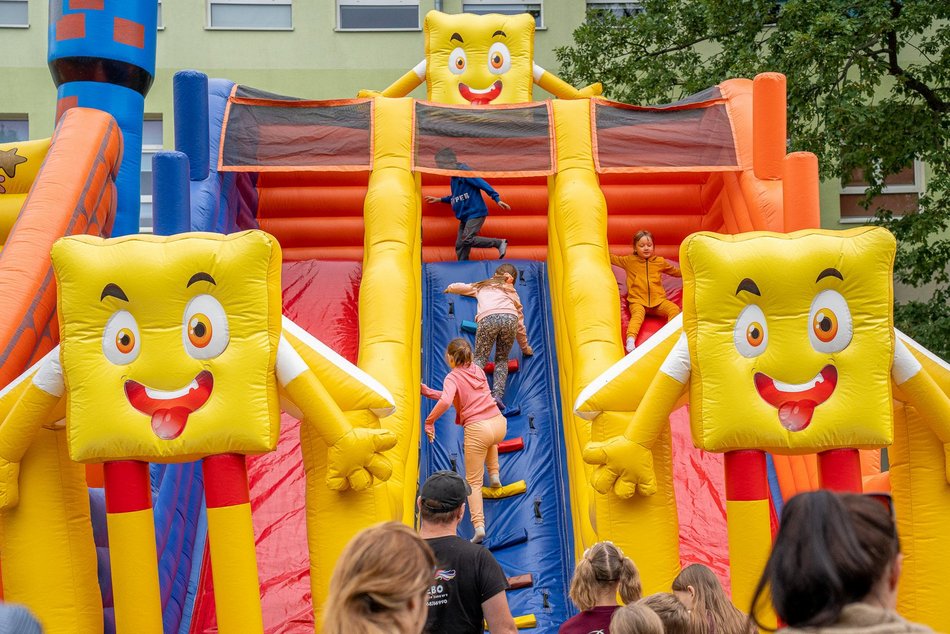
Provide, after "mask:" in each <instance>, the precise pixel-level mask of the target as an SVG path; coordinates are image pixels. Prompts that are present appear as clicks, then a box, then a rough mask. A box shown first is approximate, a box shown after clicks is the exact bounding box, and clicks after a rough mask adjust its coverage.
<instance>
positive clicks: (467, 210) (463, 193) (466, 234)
mask: <svg viewBox="0 0 950 634" xmlns="http://www.w3.org/2000/svg"><path fill="white" fill-rule="evenodd" d="M435 164H436V165H437V166H438V167H439V168H441V169H444V170H467V169H468V166H467V165H465V164H463V163H459V162H458V159H457V158H456V157H455V152H454V151H453V150H452V149H451V148H442V149H441V150H439V151H438V152H436V154H435ZM449 187H450V188H451V190H452V193H451V194H449V195H448V196H442V197H441V198H439V197H438V196H426V197H425V199H426V202H427V203H450V204H451V205H452V211H453V212H455V217H456V218H458V221H459V231H458V236H457V237H456V239H455V256H456V257H457V258H458V259H459V260H460V261H461V260H467V259H468V256H469V254H470V253H471V252H472V249H473V248H474V249H491V248H495V249H498V258H499V259H501V258H504V257H505V251H506V250H507V249H508V241H507V240H505V239H503V238H484V237H482V236H480V235H478V232H479V231H481V230H482V225H483V224H485V218H487V217H488V207H487V206H486V205H485V201H484V200H483V199H482V192H483V191H484V192H485V193H486V194H488V195H489V196H491V199H492V200H494V201H495V203H496V204H497V205H498V206H499V207H501V208H502V209H505V210H508V209H511V206H510V205H509V204H508V203H506V202H504V201H503V200H502V199H501V196H500V195H499V194H498V192H496V191H495V190H494V189H492V186H491V185H489V184H488V182H487V181H486V180H485V179H483V178H466V177H463V176H453V177H452V180H451V181H449Z"/></svg>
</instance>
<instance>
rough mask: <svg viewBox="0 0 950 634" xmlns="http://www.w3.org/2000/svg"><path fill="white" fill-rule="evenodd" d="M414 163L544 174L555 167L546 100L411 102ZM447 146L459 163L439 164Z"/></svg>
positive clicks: (420, 167)
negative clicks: (483, 104)
mask: <svg viewBox="0 0 950 634" xmlns="http://www.w3.org/2000/svg"><path fill="white" fill-rule="evenodd" d="M413 132H414V139H413V169H414V170H416V171H419V172H430V173H436V174H459V175H464V174H469V175H479V176H547V175H549V174H553V173H554V149H553V148H554V141H553V139H552V130H551V113H550V110H549V106H548V104H546V103H538V104H526V105H524V106H515V107H510V106H505V107H494V108H493V107H487V108H459V107H453V106H439V105H434V104H427V103H420V102H416V104H415V129H414V131H413ZM445 148H449V149H451V150H452V151H453V152H454V153H455V155H456V157H457V159H458V162H459V163H461V164H462V166H463V167H462V168H461V169H452V168H446V167H440V166H439V165H437V164H436V161H435V154H436V152H438V151H440V150H443V149H445Z"/></svg>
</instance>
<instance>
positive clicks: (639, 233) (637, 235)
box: [633, 229, 656, 248]
mask: <svg viewBox="0 0 950 634" xmlns="http://www.w3.org/2000/svg"><path fill="white" fill-rule="evenodd" d="M640 238H650V240H651V241H653V242H656V240H654V239H653V234H652V233H650V232H649V231H647V230H646V229H640V230H639V231H637V232H636V233H635V234H633V246H634V248H636V246H637V243H638V242H640Z"/></svg>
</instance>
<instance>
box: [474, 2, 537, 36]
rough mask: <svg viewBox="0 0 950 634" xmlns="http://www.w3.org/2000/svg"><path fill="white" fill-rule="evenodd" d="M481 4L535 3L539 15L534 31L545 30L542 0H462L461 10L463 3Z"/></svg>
mask: <svg viewBox="0 0 950 634" xmlns="http://www.w3.org/2000/svg"><path fill="white" fill-rule="evenodd" d="M482 4H488V5H491V4H536V5H538V9H539V10H540V15H539V16H538V19H537V20H536V21H535V22H536V24H535V27H534V30H535V31H546V30H547V22H546V21H545V19H544V0H462V12H463V13H464V12H465V5H476V6H477V5H482Z"/></svg>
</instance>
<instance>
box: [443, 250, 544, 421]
mask: <svg viewBox="0 0 950 634" xmlns="http://www.w3.org/2000/svg"><path fill="white" fill-rule="evenodd" d="M517 277H518V269H516V268H515V267H514V265H512V264H502V265H501V266H499V267H498V268H497V269H495V274H494V275H492V276H491V277H490V278H488V279H487V280H482V281H481V282H475V283H474V284H465V283H464V282H455V283H454V284H449V285H448V287H447V288H446V289H445V292H446V293H454V294H456V295H466V296H468V297H474V298H475V299H476V300H477V301H478V309H477V312H476V314H475V322H476V323H477V324H478V328H477V329H476V331H475V364H476V365H478V366H479V367H485V363H487V362H488V356H489V355H490V354H491V349H492V346H494V347H495V371H494V374H493V383H492V396H494V397H495V400H497V401H498V404H499V406H501V399H502V397H503V396H504V395H505V385H506V384H507V383H508V354H509V353H510V352H511V346H512V345H513V344H514V341H515V339H516V338H517V339H518V345H519V346H520V347H521V353H522V354H523V355H524V356H526V357H530V356H531V355H533V354H534V350H532V349H531V346H530V345H529V344H528V333H527V331H526V330H525V327H524V311H523V310H522V308H521V298H520V297H519V296H518V291H516V290H515V286H514V282H515V279H517Z"/></svg>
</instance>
